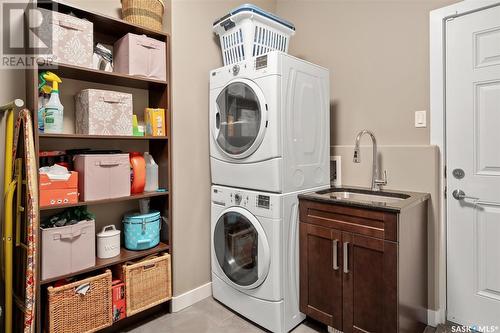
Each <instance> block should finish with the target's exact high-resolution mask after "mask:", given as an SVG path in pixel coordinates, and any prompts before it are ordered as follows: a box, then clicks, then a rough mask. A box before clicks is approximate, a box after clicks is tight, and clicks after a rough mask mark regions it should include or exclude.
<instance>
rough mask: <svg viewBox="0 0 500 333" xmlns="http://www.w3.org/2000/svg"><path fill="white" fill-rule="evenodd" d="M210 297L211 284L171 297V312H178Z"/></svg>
mask: <svg viewBox="0 0 500 333" xmlns="http://www.w3.org/2000/svg"><path fill="white" fill-rule="evenodd" d="M210 296H212V282H209V283H206V284H204V285H202V286H199V287H198V288H195V289H193V290H190V291H188V292H185V293H184V294H181V295H179V296H174V297H172V312H179V311H181V310H182V309H185V308H187V307H189V306H191V305H193V304H195V303H197V302H199V301H201V300H203V299H205V298H207V297H210Z"/></svg>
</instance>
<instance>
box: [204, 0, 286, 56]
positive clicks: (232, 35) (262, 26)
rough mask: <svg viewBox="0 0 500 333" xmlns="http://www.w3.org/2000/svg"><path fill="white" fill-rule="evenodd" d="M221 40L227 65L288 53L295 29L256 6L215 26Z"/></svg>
mask: <svg viewBox="0 0 500 333" xmlns="http://www.w3.org/2000/svg"><path fill="white" fill-rule="evenodd" d="M213 29H214V31H215V33H217V34H218V35H219V37H220V45H221V48H222V58H223V60H224V65H225V66H227V65H231V64H234V63H237V62H240V61H243V60H245V59H249V58H252V57H256V56H259V55H262V54H266V53H268V52H270V51H276V50H277V51H282V52H285V53H286V52H288V44H289V40H290V37H291V36H293V35H294V33H295V26H294V25H293V24H292V23H290V22H288V21H286V20H284V19H282V18H279V17H277V16H275V15H273V14H271V13H268V12H266V11H264V10H262V9H261V8H259V7H257V6H254V5H249V4H247V5H243V6H240V7H238V8H236V9H234V10H233V11H231V12H230V13H229V14H227V15H226V16H224V17H222V18H220V19H218V20H217V21H215V23H214V24H213Z"/></svg>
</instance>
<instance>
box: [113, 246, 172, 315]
mask: <svg viewBox="0 0 500 333" xmlns="http://www.w3.org/2000/svg"><path fill="white" fill-rule="evenodd" d="M122 269H123V278H124V280H125V295H126V299H127V300H126V301H127V317H128V316H132V315H134V314H136V313H138V312H141V311H143V310H146V309H149V308H151V307H153V306H155V305H158V304H161V303H163V302H165V301H168V300H169V299H171V298H172V286H171V270H170V254H168V253H165V254H162V255H160V256H157V257H151V258H147V259H145V260H143V261H140V262H137V263H132V264H130V263H127V264H125V265H123V267H122Z"/></svg>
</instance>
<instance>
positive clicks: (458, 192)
mask: <svg viewBox="0 0 500 333" xmlns="http://www.w3.org/2000/svg"><path fill="white" fill-rule="evenodd" d="M452 195H453V197H454V198H455V199H457V200H458V201H464V202H466V200H471V201H472V202H471V204H474V205H490V206H500V204H499V203H496V202H487V201H482V200H480V199H479V198H476V197H471V196H468V195H466V194H465V192H464V191H462V190H455V191H453V193H452Z"/></svg>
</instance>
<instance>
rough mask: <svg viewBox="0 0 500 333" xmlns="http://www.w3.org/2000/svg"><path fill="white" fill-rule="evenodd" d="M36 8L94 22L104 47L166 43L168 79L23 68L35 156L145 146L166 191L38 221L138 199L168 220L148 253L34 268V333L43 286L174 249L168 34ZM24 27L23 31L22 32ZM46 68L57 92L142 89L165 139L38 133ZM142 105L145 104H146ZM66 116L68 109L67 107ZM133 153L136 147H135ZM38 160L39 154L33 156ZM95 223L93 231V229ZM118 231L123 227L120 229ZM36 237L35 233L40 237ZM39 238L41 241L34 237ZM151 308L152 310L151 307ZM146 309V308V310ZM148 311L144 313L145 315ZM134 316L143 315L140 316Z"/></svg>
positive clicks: (72, 9)
mask: <svg viewBox="0 0 500 333" xmlns="http://www.w3.org/2000/svg"><path fill="white" fill-rule="evenodd" d="M38 6H39V7H40V8H45V9H49V10H53V11H57V12H61V13H65V14H69V13H72V14H74V15H75V16H77V17H79V18H83V19H87V20H89V21H91V22H93V24H94V43H96V42H100V43H103V44H108V45H112V44H114V42H115V41H117V40H118V39H120V38H121V37H123V36H124V35H125V34H127V33H135V34H140V35H142V34H144V35H147V36H148V37H151V38H155V39H157V40H160V41H163V42H165V43H166V59H167V64H166V70H167V73H166V74H167V76H166V80H165V81H162V80H156V79H151V78H147V77H138V76H130V75H126V74H121V73H113V72H104V71H100V70H95V69H89V68H84V67H80V66H74V65H68V64H57V63H56V64H54V66H51V67H39V68H36V67H35V68H32V69H27V70H26V100H27V107H28V108H29V109H30V110H33V111H34V112H33V123H34V126H35V130H34V133H35V145H36V150H37V152H39V151H43V150H54V147H59V146H60V147H61V148H60V149H57V150H64V149H71V148H74V147H75V146H85V147H89V148H92V147H94V146H97V147H98V148H99V149H103V146H104V147H108V146H109V149H121V150H123V151H124V152H129V150H127V149H132V148H129V147H130V146H133V147H137V146H139V147H143V151H149V153H150V154H151V155H152V156H153V157H154V159H155V161H156V163H157V164H158V166H159V170H160V174H159V186H160V188H164V189H166V191H165V192H145V193H142V194H139V195H131V196H127V197H122V198H113V199H104V200H96V201H87V202H84V201H82V202H78V203H76V204H65V205H55V206H50V207H42V208H40V211H39V214H40V216H41V218H44V217H46V216H49V215H51V214H53V213H54V210H58V209H66V208H69V207H77V206H91V207H90V208H89V210H90V211H92V209H94V208H99V209H100V210H101V211H103V210H104V211H109V212H112V213H114V214H120V213H121V211H120V209H125V208H130V209H132V208H134V207H137V209H138V203H137V201H138V200H139V199H146V198H149V199H151V207H152V208H153V209H156V210H160V212H161V214H162V216H166V217H168V232H167V234H168V239H161V243H160V244H159V245H158V246H156V247H154V248H152V249H149V250H144V251H128V250H126V249H123V248H122V249H121V253H120V255H119V256H117V257H114V258H110V259H99V258H96V264H95V266H93V267H89V268H87V269H85V270H82V271H79V272H76V273H72V274H67V275H64V276H59V277H56V278H52V279H47V280H44V281H42V280H41V276H40V269H38V279H37V283H36V284H37V316H36V332H40V333H42V332H45V331H46V330H47V328H46V327H45V325H46V318H45V317H44V315H45V314H44V312H43V311H42V310H43V308H44V307H45V302H46V299H45V294H46V293H45V292H44V290H45V288H46V287H47V286H48V285H50V284H51V283H53V282H55V281H57V280H59V279H62V278H68V277H72V276H78V275H80V274H86V273H90V272H94V271H98V270H100V269H103V268H107V267H111V266H113V265H116V264H120V263H124V262H126V261H129V260H135V259H140V258H144V257H146V256H148V255H151V254H155V253H159V252H169V253H170V255H171V256H172V257H171V260H172V261H173V260H174V257H173V248H172V225H173V221H172V189H171V184H172V168H171V166H172V161H171V142H172V137H171V128H170V126H171V113H172V108H171V85H170V77H171V65H170V49H171V38H170V35H169V34H168V33H164V32H161V31H153V30H149V29H146V28H143V27H140V26H138V25H134V24H131V23H128V22H126V21H123V20H120V19H116V18H113V17H110V16H107V15H103V14H100V13H96V12H92V11H88V10H85V9H82V8H80V7H78V6H77V5H74V4H70V3H67V2H64V1H61V0H52V1H48V2H47V1H44V2H39V4H38ZM26 29H27V28H26ZM44 70H50V71H53V72H55V73H56V74H57V75H58V76H60V77H61V78H62V80H63V84H62V86H61V91H62V92H63V93H64V89H65V85H64V82H65V79H71V80H76V81H79V82H80V83H81V84H82V85H85V84H89V85H92V84H95V83H99V84H105V85H108V86H111V87H110V88H109V90H113V88H112V86H116V87H119V89H117V90H120V91H123V90H124V89H125V90H127V89H131V93H133V91H132V90H134V91H136V89H141V90H144V91H146V94H145V95H146V96H147V100H148V101H147V104H148V105H147V106H148V107H154V108H164V109H165V118H166V119H165V120H166V123H167V133H166V134H167V135H166V136H164V137H149V136H145V137H135V136H102V135H80V134H71V133H65V134H45V133H38V130H37V128H36V127H37V125H36V124H37V122H38V119H37V112H36V110H38V75H39V73H40V72H41V71H44ZM145 107H146V105H145ZM65 113H66V108H65ZM134 113H135V114H138V115H142V110H134ZM134 149H135V148H134ZM37 157H38V155H37ZM103 206H104V207H103ZM110 222H111V223H114V224H115V225H116V226H120V224H121V220H116V221H108V220H106V221H105V222H104V223H105V224H110ZM97 223H98V218H96V224H97ZM97 228H98V227H97V225H96V230H97ZM120 229H121V228H120ZM38 236H39V235H38ZM37 239H40V237H37ZM38 248H39V251H38V254H39V256H38V268H40V267H41V265H40V258H41V256H43V253H40V250H41V247H40V244H38ZM158 308H159V309H160V310H161V311H168V310H169V309H170V302H167V303H165V304H164V305H160V306H158V307H155V308H154V309H158ZM152 310H153V309H152ZM148 311H150V310H148ZM148 311H146V312H145V313H147V312H148ZM137 317H138V318H139V317H141V314H138V315H137ZM133 321H134V317H131V318H127V319H126V320H124V321H121V322H118V325H116V327H117V328H116V329H118V327H119V329H123V326H124V325H125V326H127V325H129V324H132V323H133ZM114 327H115V325H113V326H111V327H109V328H107V329H105V330H104V331H106V332H109V331H114V330H115V328H114Z"/></svg>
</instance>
